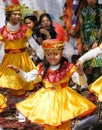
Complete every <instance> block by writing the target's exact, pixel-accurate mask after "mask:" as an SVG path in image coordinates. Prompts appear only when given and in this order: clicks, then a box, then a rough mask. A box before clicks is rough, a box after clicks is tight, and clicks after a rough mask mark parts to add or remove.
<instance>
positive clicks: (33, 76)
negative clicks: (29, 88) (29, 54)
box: [7, 65, 39, 82]
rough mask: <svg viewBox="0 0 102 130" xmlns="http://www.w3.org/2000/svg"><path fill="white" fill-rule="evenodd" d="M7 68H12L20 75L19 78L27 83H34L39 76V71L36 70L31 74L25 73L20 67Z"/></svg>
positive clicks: (10, 66)
mask: <svg viewBox="0 0 102 130" xmlns="http://www.w3.org/2000/svg"><path fill="white" fill-rule="evenodd" d="M7 68H10V69H12V70H13V71H15V72H16V73H17V74H18V76H19V77H20V78H21V79H23V80H24V81H26V82H30V81H33V80H35V79H36V78H37V77H38V76H39V75H38V71H37V70H36V69H33V70H31V71H29V72H25V71H23V70H22V69H20V68H19V67H17V66H14V65H7Z"/></svg>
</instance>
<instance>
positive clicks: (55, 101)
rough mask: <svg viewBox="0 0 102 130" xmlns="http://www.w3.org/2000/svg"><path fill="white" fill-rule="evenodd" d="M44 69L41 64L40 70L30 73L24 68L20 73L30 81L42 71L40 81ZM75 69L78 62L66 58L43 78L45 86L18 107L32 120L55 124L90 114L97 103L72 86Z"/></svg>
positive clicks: (58, 124)
mask: <svg viewBox="0 0 102 130" xmlns="http://www.w3.org/2000/svg"><path fill="white" fill-rule="evenodd" d="M43 69H44V68H43V65H42V64H40V65H38V72H36V71H35V70H32V71H31V72H30V73H28V74H27V75H26V74H25V73H24V72H22V71H20V73H19V76H20V77H23V79H25V80H27V81H30V80H33V79H34V78H35V77H37V76H36V75H37V74H39V78H38V81H40V80H41V75H42V73H43ZM74 72H75V66H73V64H70V63H68V62H65V63H64V64H63V66H62V68H61V69H60V70H58V69H56V70H51V69H49V70H48V71H47V74H46V76H45V78H44V79H42V84H43V88H41V89H40V90H39V91H38V92H36V93H34V94H32V95H31V96H29V97H28V98H27V99H25V100H24V101H22V102H20V103H18V104H17V105H16V108H17V109H18V110H19V111H20V112H21V113H22V114H23V115H25V116H26V117H27V118H28V119H29V120H31V121H32V122H36V123H39V124H46V125H51V126H60V125H62V124H63V123H64V122H67V121H69V120H71V119H73V118H75V117H77V116H80V115H81V116H85V115H88V114H89V113H91V112H92V111H94V110H95V108H96V106H95V105H94V104H93V103H91V102H90V101H88V100H87V99H86V98H84V97H82V96H81V95H79V94H78V93H76V92H75V91H74V90H72V89H71V88H70V87H68V80H69V79H70V77H71V76H72V75H73V73H74ZM81 78H82V77H80V79H81ZM82 79H83V78H82ZM63 97H64V98H63ZM52 110H53V111H52ZM66 125H68V123H67V124H66ZM69 128H70V126H69ZM63 130H65V129H63Z"/></svg>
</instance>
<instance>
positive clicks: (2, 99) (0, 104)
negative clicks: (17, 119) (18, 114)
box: [0, 94, 7, 112]
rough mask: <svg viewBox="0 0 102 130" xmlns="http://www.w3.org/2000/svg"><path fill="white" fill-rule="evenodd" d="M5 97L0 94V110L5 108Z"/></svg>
mask: <svg viewBox="0 0 102 130" xmlns="http://www.w3.org/2000/svg"><path fill="white" fill-rule="evenodd" d="M6 101H7V99H6V97H4V95H2V94H0V112H2V111H3V110H4V109H5V108H6Z"/></svg>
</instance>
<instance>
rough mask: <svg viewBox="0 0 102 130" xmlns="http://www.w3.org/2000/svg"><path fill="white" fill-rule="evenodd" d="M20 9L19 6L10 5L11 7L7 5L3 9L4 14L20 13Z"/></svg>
mask: <svg viewBox="0 0 102 130" xmlns="http://www.w3.org/2000/svg"><path fill="white" fill-rule="evenodd" d="M21 9H22V7H21V6H20V5H19V4H11V5H7V6H6V7H5V12H6V13H8V12H11V11H21Z"/></svg>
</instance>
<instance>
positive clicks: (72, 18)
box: [63, 0, 85, 55]
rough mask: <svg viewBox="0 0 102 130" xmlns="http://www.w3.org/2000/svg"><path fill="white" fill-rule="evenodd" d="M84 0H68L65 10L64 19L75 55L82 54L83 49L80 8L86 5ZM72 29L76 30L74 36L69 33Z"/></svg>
mask: <svg viewBox="0 0 102 130" xmlns="http://www.w3.org/2000/svg"><path fill="white" fill-rule="evenodd" d="M83 3H85V2H84V1H80V0H66V3H65V7H64V11H63V21H64V23H65V27H66V30H67V39H68V41H69V42H71V44H72V45H73V48H74V55H80V54H81V51H82V43H81V37H80V35H79V27H80V25H79V20H78V17H79V10H80V9H81V8H82V7H83V5H84V6H85V4H83ZM70 30H74V33H75V36H74V37H72V36H70V34H69V31H70Z"/></svg>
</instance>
